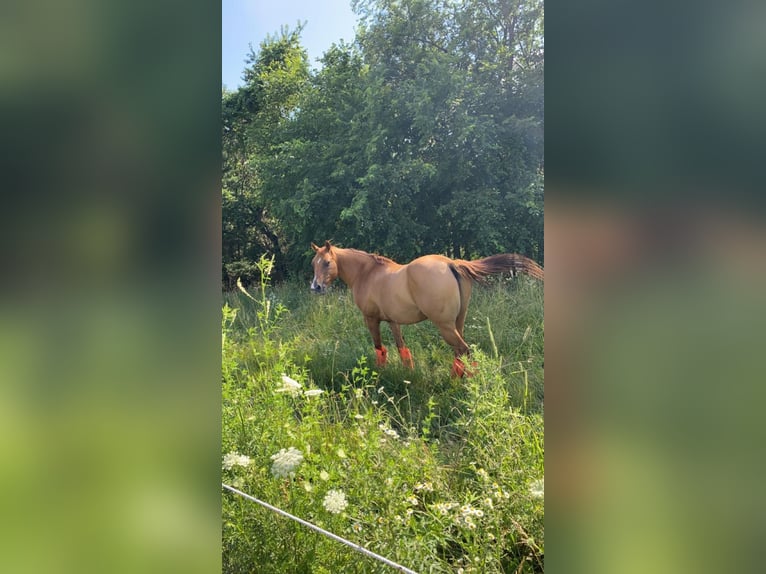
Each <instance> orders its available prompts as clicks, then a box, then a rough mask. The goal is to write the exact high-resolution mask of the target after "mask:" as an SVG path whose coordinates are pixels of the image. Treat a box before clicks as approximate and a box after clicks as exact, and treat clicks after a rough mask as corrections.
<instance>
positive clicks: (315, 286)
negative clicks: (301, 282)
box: [311, 279, 326, 295]
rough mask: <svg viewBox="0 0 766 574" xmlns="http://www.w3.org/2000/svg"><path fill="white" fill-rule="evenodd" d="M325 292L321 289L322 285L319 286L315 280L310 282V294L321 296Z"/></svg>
mask: <svg viewBox="0 0 766 574" xmlns="http://www.w3.org/2000/svg"><path fill="white" fill-rule="evenodd" d="M325 291H326V289H325V288H324V287H322V285H321V284H319V283H317V280H316V279H314V280H313V281H312V282H311V292H312V293H317V294H319V295H321V294H323V293H324V292H325Z"/></svg>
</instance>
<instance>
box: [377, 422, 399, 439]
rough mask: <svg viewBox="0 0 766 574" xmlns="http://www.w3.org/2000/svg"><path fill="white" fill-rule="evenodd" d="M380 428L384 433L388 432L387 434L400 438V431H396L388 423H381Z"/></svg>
mask: <svg viewBox="0 0 766 574" xmlns="http://www.w3.org/2000/svg"><path fill="white" fill-rule="evenodd" d="M378 428H379V429H380V430H382V431H383V433H384V434H386V435H388V436H390V437H391V438H395V439H396V438H399V433H398V432H396V431H395V430H394V429H392V428H391V427H389V426H388V425H385V424H379V425H378Z"/></svg>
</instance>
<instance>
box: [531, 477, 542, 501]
mask: <svg viewBox="0 0 766 574" xmlns="http://www.w3.org/2000/svg"><path fill="white" fill-rule="evenodd" d="M529 493H530V494H531V495H532V497H533V498H545V478H541V479H539V480H536V481H534V482H533V483H532V484H531V485H529Z"/></svg>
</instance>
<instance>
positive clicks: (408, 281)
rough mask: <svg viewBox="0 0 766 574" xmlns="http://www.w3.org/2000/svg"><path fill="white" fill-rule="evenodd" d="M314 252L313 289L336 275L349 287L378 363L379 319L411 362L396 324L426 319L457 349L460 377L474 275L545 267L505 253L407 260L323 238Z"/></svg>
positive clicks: (381, 354) (381, 353) (381, 352)
mask: <svg viewBox="0 0 766 574" xmlns="http://www.w3.org/2000/svg"><path fill="white" fill-rule="evenodd" d="M311 248H312V249H313V250H314V251H315V252H316V255H314V259H313V260H312V261H311V265H312V267H313V268H314V278H313V280H312V281H311V289H312V290H313V291H315V292H317V293H322V292H324V291H325V290H326V289H327V288H328V287H329V286H330V284H331V283H332V282H333V281H335V279H336V278H338V277H340V278H341V280H342V281H343V282H344V283H346V285H348V286H349V287H350V288H351V293H352V294H353V296H354V302H355V303H356V305H357V307H359V309H360V310H361V311H362V314H363V315H364V320H365V322H366V323H367V328H368V329H369V330H370V334H371V335H372V341H373V344H374V345H375V355H376V362H377V364H378V366H383V365H385V364H386V358H387V355H388V351H387V350H386V347H384V346H383V344H382V342H381V338H380V322H381V321H386V322H388V324H389V326H390V327H391V332H392V333H393V335H394V340H395V341H396V347H397V349H398V350H399V356H400V357H401V359H402V363H403V364H405V365H406V366H408V367H410V368H413V367H414V364H413V361H412V354H411V353H410V350H409V349H408V348H407V346H406V345H405V344H404V338H403V337H402V331H401V328H400V325H411V324H413V323H419V322H420V321H424V320H425V319H429V320H430V321H431V322H432V323H433V324H434V325H436V327H437V328H438V329H439V332H440V333H441V335H442V337H443V338H444V340H445V341H447V343H449V344H450V345H451V346H452V348H453V349H454V351H455V360H454V361H453V363H452V375H453V376H458V377H462V376H463V375H464V374H465V363H463V361H462V359H461V357H463V356H467V355H468V353H469V348H468V345H467V344H466V342H465V340H464V339H463V326H464V324H465V316H466V312H467V311H468V302H469V301H470V299H471V288H472V282H473V281H481V280H482V279H484V278H485V277H487V276H488V275H493V274H496V273H503V272H506V271H513V272H522V273H526V274H527V275H530V276H531V277H535V278H537V279H539V280H541V281H542V280H543V279H544V272H543V269H542V268H541V267H540V266H539V265H538V264H537V263H535V262H534V261H532V260H531V259H529V258H527V257H524V256H523V255H517V254H512V253H503V254H500V255H491V256H489V257H485V258H484V259H478V260H476V261H464V260H462V259H449V258H448V257H444V256H443V255H424V256H423V257H419V258H418V259H415V260H414V261H412V262H411V263H409V264H407V265H399V264H398V263H396V262H395V261H392V260H391V259H388V258H387V257H382V256H380V255H373V254H371V253H366V252H364V251H359V250H357V249H342V248H340V247H335V246H334V245H331V244H330V242H329V241H326V242H325V244H324V246H322V247H318V246H316V245H315V244H313V243H312V244H311Z"/></svg>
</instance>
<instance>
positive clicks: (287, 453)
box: [271, 446, 303, 478]
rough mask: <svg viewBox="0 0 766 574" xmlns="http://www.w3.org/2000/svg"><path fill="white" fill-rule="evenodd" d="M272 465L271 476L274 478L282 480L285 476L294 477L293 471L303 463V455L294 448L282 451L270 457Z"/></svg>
mask: <svg viewBox="0 0 766 574" xmlns="http://www.w3.org/2000/svg"><path fill="white" fill-rule="evenodd" d="M271 460H273V461H274V464H272V465H271V474H272V475H274V477H275V478H284V477H286V476H291V477H292V476H295V469H296V468H298V466H300V464H301V462H303V453H302V452H301V451H299V450H298V449H297V448H295V447H292V446H291V447H290V448H289V449H287V450H286V449H284V448H283V449H282V450H280V451H279V452H278V453H277V454H274V455H272V456H271Z"/></svg>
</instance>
